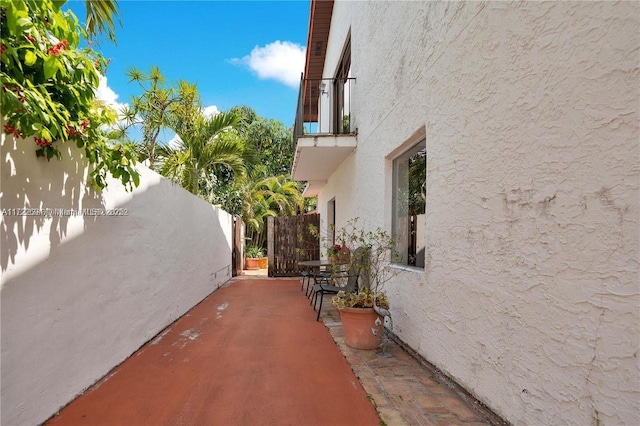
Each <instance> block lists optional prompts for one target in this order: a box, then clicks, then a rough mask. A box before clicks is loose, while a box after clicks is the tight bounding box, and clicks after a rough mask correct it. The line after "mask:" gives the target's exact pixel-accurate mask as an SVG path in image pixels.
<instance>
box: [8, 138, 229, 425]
mask: <svg viewBox="0 0 640 426" xmlns="http://www.w3.org/2000/svg"><path fill="white" fill-rule="evenodd" d="M35 147H36V146H35V144H34V142H33V140H17V141H14V139H13V138H11V137H5V136H4V135H3V136H2V156H1V161H2V164H1V166H0V167H1V168H2V172H1V173H2V182H1V185H2V186H1V190H2V197H1V207H2V209H12V208H24V207H29V208H33V209H40V208H64V209H68V210H79V209H83V208H104V209H115V208H120V209H125V210H126V211H127V212H128V215H127V216H109V217H88V216H83V217H68V216H67V217H53V218H45V217H43V216H41V215H34V216H12V215H6V216H3V217H2V223H1V228H0V231H1V236H0V237H1V240H0V244H1V245H2V247H1V255H2V256H1V261H2V289H1V311H0V317H1V339H2V340H1V341H2V347H1V358H0V362H1V392H2V397H1V407H0V408H1V410H2V413H1V422H0V423H1V424H2V425H6V426H9V425H20V426H23V425H34V424H38V423H40V422H42V421H44V420H46V419H47V418H48V417H49V416H51V415H53V414H54V413H55V412H56V411H57V410H58V409H59V408H60V407H62V406H64V405H65V404H66V403H68V402H69V401H70V400H72V399H73V398H74V397H75V396H76V395H77V394H78V393H80V392H82V391H83V390H84V389H85V388H87V387H88V386H90V385H91V384H93V383H94V382H96V381H97V380H98V379H100V378H101V377H103V376H104V375H105V374H106V373H107V372H108V371H109V370H110V369H111V368H113V367H114V366H116V365H117V364H119V363H120V362H122V361H123V360H125V359H126V358H127V357H128V356H130V355H131V354H132V353H133V352H134V351H135V350H136V349H138V348H139V347H140V346H141V345H142V344H143V343H145V342H146V341H147V340H149V339H150V338H152V337H153V336H154V335H155V334H157V333H158V332H159V331H161V330H162V329H163V328H164V327H166V326H167V325H169V324H170V323H171V322H173V321H174V320H175V319H177V318H178V317H180V316H181V315H182V314H184V313H185V312H186V311H187V310H189V309H190V308H191V307H193V306H194V305H195V304H197V303H198V302H200V301H201V300H202V299H203V298H205V297H206V296H207V295H208V294H210V293H211V292H212V291H214V290H216V289H217V288H218V287H219V286H221V285H222V284H223V283H225V282H226V281H228V280H229V278H230V277H231V236H232V235H231V233H232V217H231V216H230V215H229V214H227V213H226V212H224V211H222V210H219V209H216V208H215V207H213V206H212V205H211V204H209V203H207V202H205V201H203V200H201V199H199V198H197V197H195V196H193V195H191V194H189V193H188V192H187V191H185V190H184V189H182V188H181V187H180V186H178V185H175V184H173V183H171V182H170V181H168V180H167V179H164V178H162V177H161V176H159V175H158V174H156V173H155V172H152V171H151V170H149V169H147V168H145V167H143V166H140V167H139V170H140V173H141V185H140V187H138V188H137V189H135V191H133V192H132V193H128V192H126V191H125V190H124V188H123V186H122V185H121V184H120V183H119V182H117V181H113V180H112V181H110V183H109V187H108V189H107V190H105V191H103V192H102V193H101V194H96V193H95V192H94V191H93V190H90V189H88V188H87V186H86V184H85V182H86V169H82V168H80V169H79V170H76V169H75V168H74V164H75V163H72V162H70V161H68V160H62V161H57V160H55V159H53V160H52V161H50V162H47V161H46V160H44V159H37V158H36V157H35V153H34V148H35ZM80 153H81V152H80V150H78V149H75V147H70V148H68V149H66V150H65V152H64V153H63V157H64V158H65V159H68V158H69V156H73V157H76V158H77V157H79V156H80ZM7 211H9V210H7Z"/></svg>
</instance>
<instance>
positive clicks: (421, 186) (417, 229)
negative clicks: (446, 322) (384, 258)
mask: <svg viewBox="0 0 640 426" xmlns="http://www.w3.org/2000/svg"><path fill="white" fill-rule="evenodd" d="M426 189H427V149H426V141H425V140H424V139H423V140H422V141H420V142H419V143H418V144H416V145H414V146H413V147H412V148H410V149H409V150H407V151H405V152H404V153H403V154H402V155H400V156H399V157H397V158H396V159H395V160H393V233H394V236H395V239H396V251H397V256H396V263H400V264H403V265H408V266H415V267H420V268H424V259H425V241H426V235H425V224H426V220H425V219H426V218H425V207H426V201H427V191H426Z"/></svg>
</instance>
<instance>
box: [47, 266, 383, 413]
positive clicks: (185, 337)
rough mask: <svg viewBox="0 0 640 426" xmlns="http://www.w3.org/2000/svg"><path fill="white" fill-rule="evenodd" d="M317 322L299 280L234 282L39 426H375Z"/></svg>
mask: <svg viewBox="0 0 640 426" xmlns="http://www.w3.org/2000/svg"><path fill="white" fill-rule="evenodd" d="M185 285H186V284H185ZM315 315H316V314H315V312H314V311H313V309H311V308H310V307H309V302H308V300H307V299H306V298H305V297H304V295H303V294H302V293H301V292H300V282H299V281H298V280H268V279H260V278H259V277H254V278H253V279H239V280H233V281H231V282H230V283H228V284H227V285H226V286H224V287H223V288H221V289H220V290H218V291H216V292H214V293H213V294H211V295H210V296H209V297H208V298H206V299H205V300H204V301H202V302H201V303H200V304H199V305H197V306H196V307H194V308H193V309H192V310H191V311H189V313H188V314H186V315H185V316H184V317H182V318H181V319H179V320H178V321H176V322H175V323H174V324H172V325H171V326H170V327H168V328H167V329H166V330H165V331H163V332H162V333H161V334H159V335H158V336H157V337H156V338H155V339H153V340H152V341H150V342H149V343H147V344H146V345H145V346H143V347H142V348H141V349H140V350H139V351H138V352H136V353H135V354H134V355H132V356H131V357H130V358H129V359H128V360H126V361H125V362H124V363H123V364H121V365H120V366H118V367H117V368H116V369H114V370H113V371H112V372H111V374H109V375H108V376H107V377H105V378H104V379H102V380H101V381H100V382H98V383H97V384H96V385H94V386H93V387H92V388H90V389H89V390H87V391H86V392H85V393H84V394H83V395H81V396H80V397H78V398H77V399H76V400H74V401H73V402H72V403H70V404H69V405H68V406H66V407H65V408H64V409H62V410H61V411H60V413H59V414H58V415H56V416H55V417H53V418H51V419H50V420H49V421H48V422H47V423H46V424H47V425H378V424H379V418H378V416H377V414H376V411H375V409H374V406H373V405H372V403H371V402H370V401H369V399H368V398H367V394H366V393H365V391H364V390H363V388H362V385H361V384H360V382H359V381H358V379H357V378H356V377H355V375H354V373H353V371H352V370H351V367H350V366H349V364H348V363H347V362H346V360H345V358H344V357H343V355H342V354H341V352H340V350H339V349H338V348H337V347H336V345H335V343H334V341H333V339H332V337H331V336H330V334H329V333H327V329H326V328H325V326H324V324H323V323H322V322H316V320H315V319H316V318H315Z"/></svg>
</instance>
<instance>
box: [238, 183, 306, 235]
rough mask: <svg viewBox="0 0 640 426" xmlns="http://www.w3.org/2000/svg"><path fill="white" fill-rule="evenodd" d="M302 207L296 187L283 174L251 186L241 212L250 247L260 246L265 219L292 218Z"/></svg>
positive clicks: (299, 193)
mask: <svg viewBox="0 0 640 426" xmlns="http://www.w3.org/2000/svg"><path fill="white" fill-rule="evenodd" d="M303 207H304V198H303V197H302V193H301V191H300V186H299V184H298V182H294V181H292V180H291V179H290V178H289V177H288V176H287V175H280V176H270V177H266V178H264V179H262V180H260V181H259V182H257V183H256V184H254V185H253V187H251V188H250V190H248V191H247V193H246V197H245V201H244V209H243V220H244V221H245V223H246V224H247V227H248V228H249V237H250V238H251V239H252V240H253V245H256V246H259V247H262V246H264V238H265V235H264V229H265V221H266V219H267V217H277V216H294V215H296V214H297V213H298V212H299V211H301V210H302V209H303Z"/></svg>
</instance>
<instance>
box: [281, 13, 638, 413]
mask: <svg viewBox="0 0 640 426" xmlns="http://www.w3.org/2000/svg"><path fill="white" fill-rule="evenodd" d="M311 8H312V12H311V15H312V16H311V20H310V29H309V42H308V48H307V63H306V70H305V76H304V78H305V80H304V81H303V82H302V85H301V101H300V106H299V111H298V117H299V120H298V122H297V125H296V127H297V129H298V130H297V131H296V144H297V148H296V159H295V160H294V166H293V170H292V175H293V177H294V179H296V180H303V181H307V182H308V183H309V185H308V187H307V191H306V195H308V196H315V195H317V197H318V210H319V212H320V214H321V217H322V218H323V226H324V227H325V228H326V227H327V226H329V225H331V224H335V225H336V226H338V227H339V226H340V225H341V224H344V223H345V222H346V221H347V220H348V219H349V218H352V217H360V218H361V221H364V222H365V223H367V224H368V225H369V226H371V227H377V226H382V227H384V228H385V229H387V230H389V231H391V232H393V233H394V234H395V235H396V236H397V237H398V240H399V250H400V253H401V254H402V256H403V259H402V261H401V262H400V264H398V265H395V266H394V267H396V268H398V270H399V274H398V275H397V276H396V278H395V279H394V280H393V282H391V283H390V284H388V285H387V287H386V291H387V293H388V294H389V296H390V299H391V304H392V314H393V318H394V329H393V332H394V333H396V334H397V335H398V336H399V337H400V338H401V339H402V340H403V341H404V342H406V343H407V344H408V345H409V346H411V347H412V348H413V349H415V350H416V351H417V352H418V353H419V354H421V355H422V356H424V357H425V358H426V359H427V360H429V361H430V362H432V363H433V364H435V365H436V366H437V367H438V368H440V369H441V370H442V371H444V372H445V373H446V374H448V375H450V376H451V377H452V378H453V379H455V380H456V381H457V382H458V383H460V384H461V385H463V386H464V387H465V388H466V389H468V390H469V391H470V392H471V393H472V394H474V395H475V396H476V397H477V398H478V399H480V400H481V401H483V402H484V403H485V404H487V405H488V406H489V407H491V408H492V409H493V410H495V411H496V412H497V413H498V414H500V415H501V416H503V417H504V418H505V419H506V420H508V421H510V422H512V423H514V424H638V423H640V408H639V407H638V404H637V401H638V400H639V399H640V370H639V364H638V348H639V347H640V315H639V312H640V288H639V285H640V283H639V267H638V266H639V265H638V263H639V258H640V242H639V235H640V225H639V216H640V213H639V204H640V190H639V182H640V160H639V159H640V146H639V144H638V141H639V140H640V133H639V130H638V123H639V118H640V114H639V111H638V108H639V105H640V96H639V93H638V84H639V81H640V80H639V65H638V53H639V51H640V46H639V42H638V33H639V31H640V5H639V4H638V3H634V2H621V3H610V2H592V3H573V2H525V3H522V2H520V3H509V2H490V3H484V2H350V1H335V2H320V1H312V6H311ZM321 78H325V79H328V80H323V81H322V82H321V81H320V80H318V79H321ZM351 79H353V80H351ZM347 81H348V82H349V83H347ZM318 83H324V84H318ZM345 116H348V119H347V121H348V126H349V128H348V129H344V128H340V127H339V124H340V123H344V122H345ZM323 120H324V121H323ZM327 120H328V121H327ZM303 128H304V130H302V129H303ZM327 129H328V130H327ZM419 170H421V173H418V174H417V171H419ZM425 170H426V172H425ZM416 176H417V177H416Z"/></svg>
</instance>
